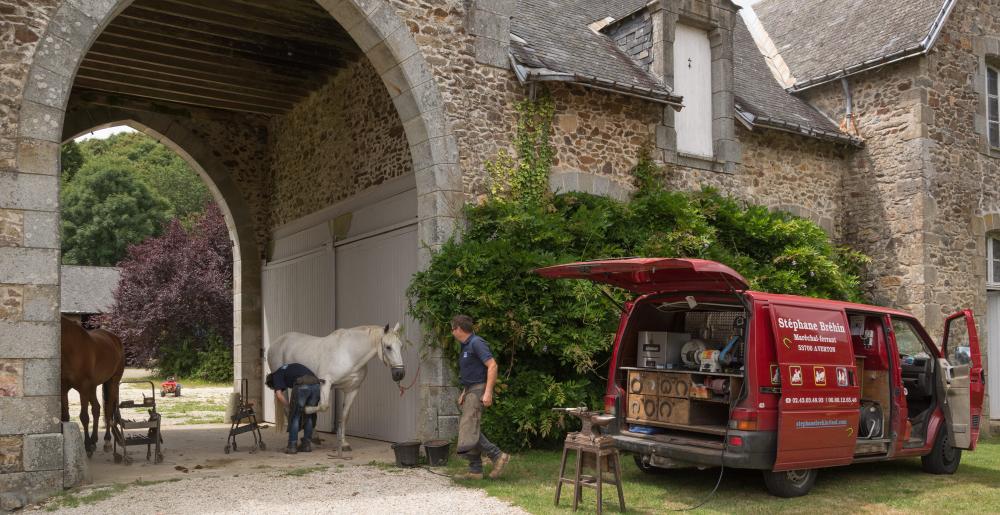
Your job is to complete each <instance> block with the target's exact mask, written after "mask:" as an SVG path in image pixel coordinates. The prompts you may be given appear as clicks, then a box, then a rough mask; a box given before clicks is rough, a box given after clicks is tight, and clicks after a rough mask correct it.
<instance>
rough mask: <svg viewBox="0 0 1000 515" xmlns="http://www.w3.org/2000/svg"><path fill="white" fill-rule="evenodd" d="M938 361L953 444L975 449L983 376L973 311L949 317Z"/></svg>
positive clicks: (945, 413)
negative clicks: (940, 356)
mask: <svg viewBox="0 0 1000 515" xmlns="http://www.w3.org/2000/svg"><path fill="white" fill-rule="evenodd" d="M942 341H943V343H942V345H941V353H942V355H943V356H944V357H943V358H939V359H938V368H939V370H940V371H941V372H940V373H939V374H938V391H939V392H940V391H942V390H943V393H944V398H945V399H946V400H945V402H944V403H943V405H942V408H943V410H944V416H945V420H947V425H948V433H949V434H948V436H951V441H952V445H953V446H954V447H957V448H959V449H975V448H976V441H977V440H979V419H980V416H981V415H982V413H983V393H984V390H985V385H986V377H985V374H984V372H983V365H982V358H981V356H980V355H979V335H978V334H977V333H976V322H975V320H974V319H973V316H972V311H971V310H968V309H967V310H965V311H959V312H958V313H955V314H954V315H951V316H950V317H948V319H947V320H946V321H945V326H944V339H943V340H942Z"/></svg>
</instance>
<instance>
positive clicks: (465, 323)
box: [451, 315, 510, 479]
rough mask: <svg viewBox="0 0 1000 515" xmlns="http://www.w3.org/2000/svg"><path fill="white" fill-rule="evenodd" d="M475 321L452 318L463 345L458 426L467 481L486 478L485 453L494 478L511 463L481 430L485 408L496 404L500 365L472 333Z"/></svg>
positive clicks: (459, 376)
mask: <svg viewBox="0 0 1000 515" xmlns="http://www.w3.org/2000/svg"><path fill="white" fill-rule="evenodd" d="M472 326H473V321H472V317H470V316H468V315H455V316H454V317H452V319H451V335H452V336H454V337H455V339H456V340H458V341H459V343H461V344H462V345H461V350H460V354H459V357H458V379H459V381H461V383H462V394H461V395H459V397H458V404H459V405H460V406H461V407H462V417H461V419H460V420H459V423H458V453H459V454H461V455H463V456H465V458H466V459H467V460H469V472H468V473H466V474H465V478H466V479H482V478H483V457H482V455H483V453H486V455H487V456H488V457H489V458H490V461H492V462H493V470H492V471H491V472H490V477H491V478H493V479H496V478H498V477H500V474H501V473H502V472H503V469H504V467H505V466H507V463H508V462H509V461H510V455H509V454H507V453H505V452H503V451H501V450H500V448H499V447H497V446H496V445H494V444H493V443H492V442H490V441H489V440H488V439H487V438H486V435H484V434H483V433H482V430H481V428H480V419H481V417H482V412H483V408H488V407H490V406H492V405H493V386H494V385H495V384H496V382H497V362H496V360H495V359H493V353H491V352H490V346H489V344H487V343H486V340H484V339H482V338H480V337H479V336H478V335H476V334H474V333H473V332H472Z"/></svg>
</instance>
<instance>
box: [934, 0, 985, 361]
mask: <svg viewBox="0 0 1000 515" xmlns="http://www.w3.org/2000/svg"><path fill="white" fill-rule="evenodd" d="M998 61H1000V1H998V0H977V1H972V0H960V1H958V2H956V5H955V8H954V10H953V11H952V13H951V16H950V18H949V20H948V22H947V23H946V24H945V26H944V30H943V31H942V33H941V36H940V38H939V39H938V41H937V44H936V45H935V47H934V51H933V52H932V53H931V54H930V55H929V56H928V58H927V59H926V66H925V70H926V74H925V77H924V78H922V79H921V82H920V85H923V86H924V89H925V90H926V95H925V99H924V100H925V102H926V106H927V108H926V114H925V119H926V122H927V129H926V131H927V138H928V140H929V142H930V144H929V145H928V148H927V155H926V160H927V170H928V172H927V189H928V193H929V196H930V199H931V200H932V203H931V208H932V209H928V217H932V219H931V220H930V223H928V224H927V232H928V237H927V242H926V250H925V256H924V259H925V260H926V261H927V262H928V264H929V266H930V267H932V269H933V272H934V273H933V275H929V276H928V279H927V284H928V291H927V295H926V302H927V310H928V316H931V314H934V315H936V317H937V318H938V319H940V318H942V317H945V316H947V315H949V314H951V313H952V312H954V311H956V310H957V309H959V308H964V307H971V308H973V310H974V311H975V312H976V313H977V314H978V316H977V325H978V326H979V329H980V334H981V335H983V336H981V338H980V347H981V348H982V350H983V352H984V353H985V352H986V347H987V342H988V335H986V332H987V323H986V316H985V315H986V247H985V244H986V232H987V231H988V230H995V229H996V228H997V227H996V226H995V224H994V225H993V226H992V227H990V226H988V225H989V224H986V223H984V222H985V221H986V220H987V219H989V218H996V217H995V215H996V214H998V213H1000V151H998V150H997V149H991V148H990V147H989V144H988V141H987V137H986V124H985V120H986V115H985V111H986V108H985V82H986V75H985V74H986V63H987V62H991V63H992V64H993V66H996V63H997V62H998ZM991 373H992V374H998V373H1000V370H996V369H994V370H991Z"/></svg>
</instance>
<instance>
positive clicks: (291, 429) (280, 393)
mask: <svg viewBox="0 0 1000 515" xmlns="http://www.w3.org/2000/svg"><path fill="white" fill-rule="evenodd" d="M264 384H266V385H267V387H268V388H270V389H272V390H274V393H275V395H276V396H277V397H278V401H280V402H281V403H282V404H284V405H285V406H289V407H290V409H289V410H288V411H289V412H290V413H289V417H288V447H287V448H286V449H285V453H286V454H295V453H297V452H300V451H301V452H310V451H312V444H311V443H310V441H311V439H312V433H313V428H314V426H315V424H316V415H305V407H306V406H316V405H318V404H319V391H320V386H319V385H320V381H319V379H318V378H317V377H316V374H313V372H312V370H309V369H308V368H307V367H306V366H305V365H300V364H299V363H286V364H284V365H282V366H280V367H278V369H277V370H275V371H274V372H271V373H270V374H268V375H267V377H265V378H264ZM289 388H292V389H293V392H292V395H291V398H290V399H286V398H285V390H287V389H289ZM303 417H304V418H305V421H304V424H302V425H304V429H305V434H304V435H303V437H302V442H301V443H300V444H299V445H298V447H296V445H295V441H296V440H297V439H298V437H299V425H300V423H301V422H302V419H303Z"/></svg>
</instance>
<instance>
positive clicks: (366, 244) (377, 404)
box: [335, 225, 420, 441]
mask: <svg viewBox="0 0 1000 515" xmlns="http://www.w3.org/2000/svg"><path fill="white" fill-rule="evenodd" d="M417 248H418V246H417V227H416V225H410V226H407V227H403V228H401V229H397V230H394V231H391V232H387V233H383V234H379V235H376V236H371V237H368V238H364V239H361V240H357V241H351V242H347V243H344V244H338V246H337V247H336V270H337V275H336V282H337V296H336V303H335V304H336V313H337V327H353V326H358V325H385V324H395V323H396V322H400V323H402V324H403V326H404V328H405V330H406V331H405V334H406V337H407V339H408V340H409V341H410V342H412V343H413V345H407V346H405V349H404V353H403V361H404V363H405V364H406V377H405V378H404V379H403V381H402V384H403V385H404V386H409V385H410V384H411V383H413V380H414V378H415V374H416V373H417V369H418V365H419V351H418V349H417V344H418V343H419V341H420V340H419V338H420V331H419V327H418V324H417V323H416V322H414V321H412V320H410V319H408V318H406V308H407V301H406V287H407V286H408V285H409V283H410V280H411V279H412V277H413V274H414V273H416V271H417ZM417 384H419V380H418V382H417ZM418 405H419V389H418V388H417V387H416V386H414V388H413V389H411V390H408V391H407V392H406V394H405V395H404V396H402V397H401V396H400V394H399V388H398V387H397V385H396V383H394V382H393V381H392V375H391V373H390V370H389V368H388V367H386V366H385V365H383V364H382V362H381V361H378V360H377V359H374V360H372V361H370V362H369V363H368V377H367V378H366V379H365V382H364V384H362V386H361V390H360V392H359V393H358V395H357V397H356V398H355V401H354V405H353V406H352V407H351V411H350V413H349V415H348V421H347V434H348V435H350V436H360V437H364V438H374V439H378V440H387V441H402V440H408V439H411V438H414V437H416V436H417V412H418Z"/></svg>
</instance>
